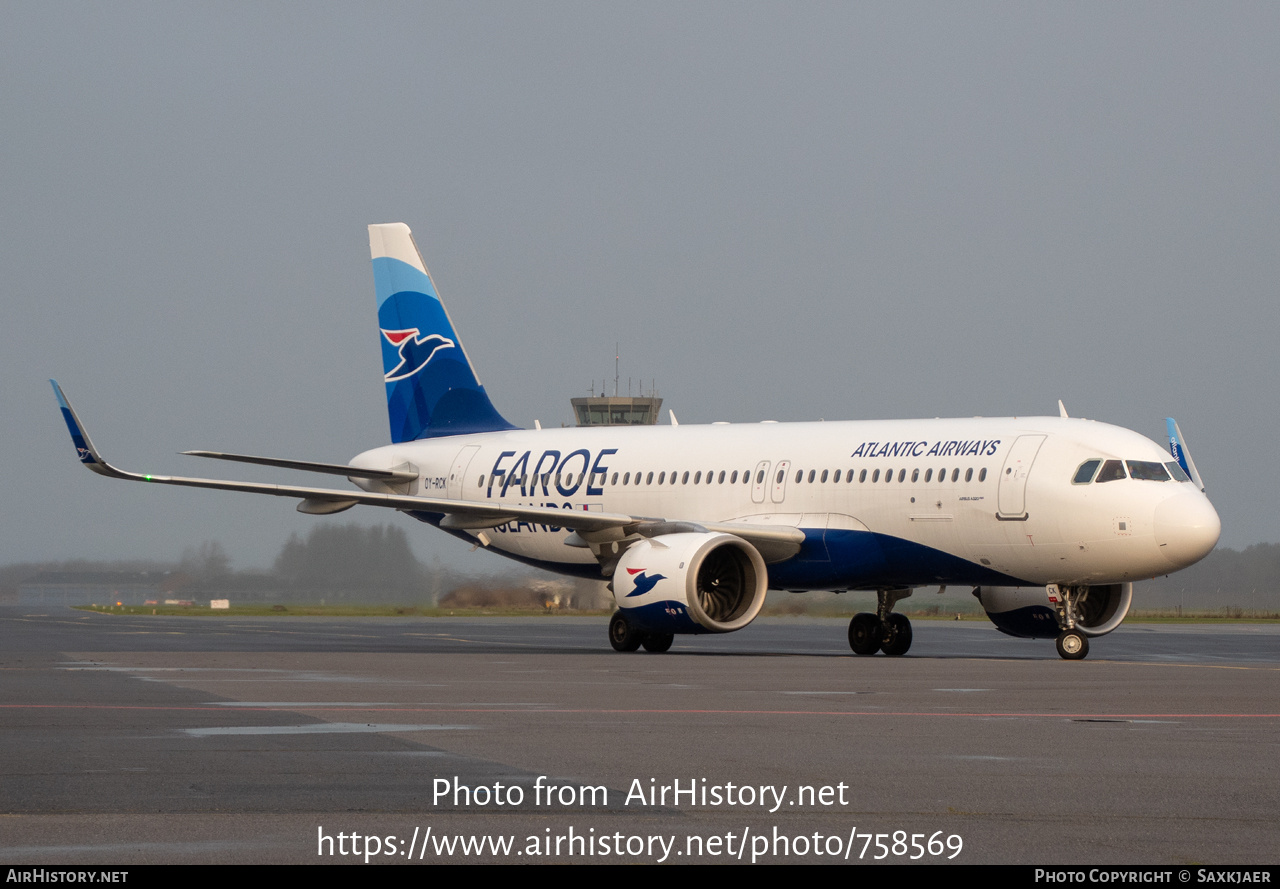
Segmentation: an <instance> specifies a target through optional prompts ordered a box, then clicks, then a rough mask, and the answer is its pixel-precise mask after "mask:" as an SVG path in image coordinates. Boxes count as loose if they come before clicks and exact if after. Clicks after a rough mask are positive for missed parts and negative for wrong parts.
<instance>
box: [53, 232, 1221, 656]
mask: <svg viewBox="0 0 1280 889" xmlns="http://www.w3.org/2000/svg"><path fill="white" fill-rule="evenodd" d="M369 244H370V251H371V254H372V258H373V271H374V286H375V292H376V294H377V301H378V337H379V341H380V343H381V348H382V372H383V379H384V380H385V381H386V386H387V410H388V418H389V421H390V426H391V442H392V443H391V444H390V445H384V446H382V447H377V448H374V449H372V450H369V451H365V452H364V453H362V454H359V455H357V456H356V457H355V458H353V459H352V460H351V461H350V462H349V463H347V464H332V463H318V462H311V461H304V460H297V459H291V458H279V457H257V456H249V455H245V454H227V453H221V452H212V451H188V452H187V453H190V454H194V455H197V456H201V457H212V458H217V459H221V460H232V461H238V462H247V463H257V464H262V465H266V466H272V467H278V468H281V469H290V470H301V471H307V472H312V473H319V474H327V475H342V476H345V477H346V478H347V479H348V480H349V481H350V482H351V483H352V484H353V487H351V488H345V489H338V488H327V487H308V486H301V485H269V484H260V483H252V482H239V481H232V480H223V479H205V478H191V477H186V476H158V475H141V474H137V473H131V472H126V471H124V470H121V469H117V468H116V467H115V466H113V465H111V464H110V463H108V462H107V461H106V460H105V459H103V457H102V454H101V452H100V451H98V450H97V449H96V448H95V447H94V446H93V444H92V443H91V442H90V440H89V437H88V436H87V435H86V434H85V432H84V426H83V424H82V423H81V422H80V420H79V418H78V417H77V416H76V413H75V411H74V410H73V409H72V407H71V405H70V404H68V403H67V401H66V399H65V397H64V396H63V394H62V391H61V389H60V388H59V387H58V385H57V383H54V389H55V392H56V393H57V396H58V400H59V407H60V409H61V411H62V414H63V417H64V419H65V421H66V423H67V427H68V429H69V430H70V432H71V437H72V441H73V443H74V444H75V447H76V454H77V456H78V457H79V459H80V460H81V461H83V462H84V463H85V465H86V466H88V468H89V469H91V470H93V471H94V472H97V473H98V474H100V475H105V476H109V477H112V478H118V479H125V480H129V481H144V482H151V483H153V484H168V485H185V486H189V487H202V488H215V489H220V490H231V491H242V492H245V493H253V494H268V495H271V496H276V497H291V498H294V499H296V500H297V501H298V507H297V508H298V509H299V510H300V511H302V512H306V513H313V514H328V513H335V512H339V511H341V510H344V509H349V508H351V507H353V506H357V505H364V506H378V507H384V508H389V509H396V510H400V511H402V512H405V513H408V514H409V515H411V516H413V517H414V518H417V519H419V520H420V521H423V522H426V523H429V524H432V525H435V526H437V527H439V528H441V529H442V530H444V531H447V532H448V533H450V534H453V535H455V536H457V537H460V538H463V539H465V540H467V541H468V542H471V543H473V544H474V543H479V544H482V545H484V546H487V547H489V548H491V549H493V550H495V551H497V552H500V553H502V554H504V555H506V556H509V557H511V558H513V559H517V560H519V561H522V562H526V563H530V564H535V565H539V566H541V567H544V568H547V569H550V570H552V571H559V572H562V573H569V574H577V575H585V576H593V577H599V578H604V579H607V580H609V582H610V587H611V589H612V590H613V594H614V597H615V600H616V602H617V606H618V610H617V611H616V613H615V614H614V616H613V618H612V619H611V620H610V623H609V640H610V642H611V644H612V645H613V647H614V648H616V649H617V650H619V651H634V650H636V649H637V648H640V647H641V646H643V647H644V648H646V649H647V650H649V651H652V652H657V651H666V650H667V649H668V648H670V647H671V645H672V642H673V639H674V637H675V636H676V635H677V634H682V633H726V632H734V631H736V630H740V629H742V628H744V627H746V626H748V625H749V624H750V623H751V622H752V620H753V619H754V618H755V617H756V615H757V614H758V613H759V611H760V608H761V606H762V605H763V603H764V596H765V592H766V590H768V589H770V588H772V589H785V590H792V591H796V592H801V591H805V590H838V591H841V590H871V591H875V593H876V599H877V606H876V610H875V612H866V613H863V614H858V615H856V616H855V617H854V618H853V620H852V621H851V622H850V624H849V632H848V637H849V645H850V647H851V648H852V649H853V651H854V652H855V653H857V654H860V655H870V654H874V653H876V652H883V653H885V654H888V655H901V654H904V653H906V651H907V650H908V649H909V648H910V646H911V636H912V633H911V623H910V621H908V620H907V618H906V617H905V616H904V615H903V614H902V613H901V612H899V611H895V610H894V609H895V606H896V604H897V603H898V602H899V601H901V600H902V599H904V598H906V597H908V596H910V595H912V594H913V593H914V592H915V591H917V590H920V589H922V588H927V587H944V586H968V587H972V588H973V592H974V595H976V596H977V597H978V599H979V601H980V602H981V603H982V606H983V608H984V609H985V610H986V612H987V614H988V616H989V617H990V618H991V620H992V621H993V622H994V623H995V625H996V627H997V628H999V629H1000V630H1001V631H1003V632H1005V633H1008V634H1010V635H1014V636H1024V637H1032V638H1056V640H1057V649H1058V653H1059V654H1060V655H1061V656H1062V657H1063V658H1066V659H1072V660H1074V659H1079V658H1082V657H1084V656H1085V655H1086V654H1087V652H1088V648H1089V639H1090V638H1091V637H1096V636H1102V635H1105V634H1106V633H1109V632H1110V631H1111V630H1113V629H1115V628H1116V627H1117V626H1119V625H1120V623H1121V621H1123V620H1124V618H1125V615H1126V614H1127V613H1128V610H1129V606H1130V603H1131V601H1132V598H1133V581H1135V580H1141V579H1144V578H1150V577H1154V576H1157V575H1161V574H1168V573H1170V572H1172V571H1176V570H1178V569H1179V568H1184V567H1186V566H1187V565H1190V564H1192V563H1194V562H1196V561H1198V560H1199V559H1201V558H1203V557H1204V556H1205V555H1206V554H1207V553H1208V552H1209V551H1210V550H1211V549H1212V548H1213V546H1214V545H1215V544H1216V543H1217V540H1218V535H1219V532H1220V530H1221V524H1220V522H1219V519H1218V515H1217V513H1216V512H1215V511H1214V508H1213V506H1212V504H1211V503H1210V502H1209V500H1208V499H1207V497H1206V496H1205V494H1204V491H1203V485H1202V484H1201V482H1200V476H1199V473H1198V472H1197V471H1196V467H1195V463H1194V462H1193V461H1192V460H1191V455H1190V454H1189V453H1188V451H1187V448H1186V441H1185V439H1183V437H1182V433H1181V432H1180V431H1179V430H1178V428H1177V424H1176V423H1175V422H1174V421H1173V420H1169V421H1168V422H1167V429H1168V436H1169V447H1170V452H1165V451H1164V450H1163V449H1162V448H1161V447H1160V446H1158V445H1156V444H1155V443H1154V442H1152V441H1151V440H1150V439H1147V438H1144V437H1143V436H1141V435H1139V434H1137V433H1135V432H1131V431H1129V430H1127V429H1123V428H1120V427H1117V426H1110V425H1107V424H1105V423H1096V422H1092V421H1089V420H1083V419H1079V418H1072V417H1068V416H1066V411H1065V409H1062V408H1061V406H1060V408H1059V416H1055V417H1015V418H1005V419H991V418H970V419H951V420H940V419H933V420H887V421H857V422H834V423H833V422H826V423H762V424H734V425H727V424H717V425H711V426H691V425H683V426H675V425H672V426H647V427H595V428H583V429H533V430H522V429H517V428H515V427H514V426H512V425H511V424H510V423H508V422H507V421H506V420H505V419H503V417H502V416H501V415H500V414H499V413H498V411H497V410H496V409H495V408H494V406H493V404H492V402H491V401H490V400H489V396H488V394H487V393H486V392H485V389H484V387H483V386H482V385H481V384H480V382H479V379H478V377H477V375H476V373H475V370H474V369H473V368H472V365H471V362H470V360H469V359H468V357H467V354H466V350H465V349H464V348H463V345H462V341H461V340H460V339H459V337H458V332H457V330H455V328H454V326H453V323H452V322H451V321H450V319H449V315H448V313H447V312H446V311H445V309H444V305H443V304H442V303H441V301H440V297H439V294H438V293H437V292H436V289H435V285H434V284H433V283H432V281H431V277H430V275H429V274H428V273H427V269H426V265H425V264H424V263H423V261H422V258H421V256H420V254H419V253H418V248H417V246H416V245H415V244H414V241H413V237H412V235H411V234H410V232H409V229H408V227H407V226H405V225H403V224H401V223H392V224H385V225H371V226H370V227H369Z"/></svg>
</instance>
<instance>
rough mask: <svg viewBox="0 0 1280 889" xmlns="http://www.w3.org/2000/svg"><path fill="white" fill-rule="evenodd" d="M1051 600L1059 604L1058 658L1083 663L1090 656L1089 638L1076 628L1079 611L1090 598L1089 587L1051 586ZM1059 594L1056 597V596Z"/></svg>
mask: <svg viewBox="0 0 1280 889" xmlns="http://www.w3.org/2000/svg"><path fill="white" fill-rule="evenodd" d="M1048 590H1049V600H1050V601H1051V602H1052V601H1055V599H1056V602H1057V608H1056V611H1057V615H1058V626H1059V627H1061V628H1062V632H1061V633H1059V634H1058V657H1060V658H1062V659H1063V660H1067V661H1082V660H1084V659H1085V657H1086V656H1087V655H1088V654H1089V637H1088V636H1086V635H1085V634H1084V631H1083V630H1081V629H1080V628H1079V627H1078V626H1076V622H1077V621H1078V620H1079V614H1078V612H1079V610H1080V607H1081V606H1082V605H1083V604H1084V601H1085V599H1086V598H1088V596H1089V588H1088V587H1069V586H1059V585H1058V584H1050V585H1049V586H1048ZM1055 593H1056V594H1057V595H1056V596H1055V595H1054V594H1055Z"/></svg>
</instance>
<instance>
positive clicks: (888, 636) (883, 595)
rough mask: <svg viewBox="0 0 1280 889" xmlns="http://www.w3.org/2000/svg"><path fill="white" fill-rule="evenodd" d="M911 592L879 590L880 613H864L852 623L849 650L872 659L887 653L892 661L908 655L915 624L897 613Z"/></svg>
mask: <svg viewBox="0 0 1280 889" xmlns="http://www.w3.org/2000/svg"><path fill="white" fill-rule="evenodd" d="M910 595H911V590H905V589H897V590H877V591H876V613H875V614H871V613H870V612H867V611H864V612H862V613H861V614H855V615H854V616H853V620H851V621H849V647H850V648H852V649H853V653H854V654H860V655H870V654H875V653H876V652H877V651H883V652H884V653H885V654H887V655H889V656H891V657H897V656H898V655H903V654H906V653H907V650H908V649H910V648H911V621H909V620H907V616H906V615H905V614H899V613H897V612H896V611H894V610H893V606H894V605H896V604H897V603H898V600H899V599H905V598H906V597H907V596H910Z"/></svg>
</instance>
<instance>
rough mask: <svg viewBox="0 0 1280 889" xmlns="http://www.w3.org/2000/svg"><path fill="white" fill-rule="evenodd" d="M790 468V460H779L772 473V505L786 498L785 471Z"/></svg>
mask: <svg viewBox="0 0 1280 889" xmlns="http://www.w3.org/2000/svg"><path fill="white" fill-rule="evenodd" d="M790 468H791V461H790V460H779V461H778V465H777V467H776V468H775V469H774V472H773V479H772V481H773V493H772V498H773V502H774V503H781V502H782V501H783V500H784V499H786V496H787V470H789V469H790Z"/></svg>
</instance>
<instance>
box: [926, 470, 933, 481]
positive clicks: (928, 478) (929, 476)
mask: <svg viewBox="0 0 1280 889" xmlns="http://www.w3.org/2000/svg"><path fill="white" fill-rule="evenodd" d="M924 480H925V481H926V482H931V481H933V470H932V469H926V470H925V471H924Z"/></svg>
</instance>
